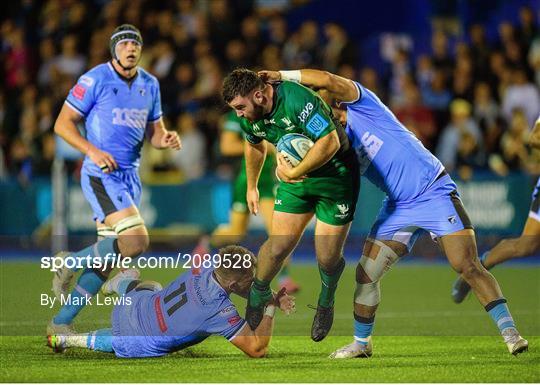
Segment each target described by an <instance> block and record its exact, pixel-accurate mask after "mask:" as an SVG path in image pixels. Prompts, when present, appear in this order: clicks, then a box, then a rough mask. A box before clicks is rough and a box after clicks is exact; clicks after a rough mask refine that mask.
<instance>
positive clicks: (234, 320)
mask: <svg viewBox="0 0 540 385" xmlns="http://www.w3.org/2000/svg"><path fill="white" fill-rule="evenodd" d="M241 320H242V318H240V316H239V315H238V314H236V315H233V316H232V317H230V318H229V319H228V320H227V322H228V323H229V325H231V326H234V325H236V324H237V323H238V322H240V321H241Z"/></svg>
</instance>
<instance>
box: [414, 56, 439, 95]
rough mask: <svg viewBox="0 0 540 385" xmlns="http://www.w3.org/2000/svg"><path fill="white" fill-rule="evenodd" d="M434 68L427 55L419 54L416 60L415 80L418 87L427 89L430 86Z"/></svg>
mask: <svg viewBox="0 0 540 385" xmlns="http://www.w3.org/2000/svg"><path fill="white" fill-rule="evenodd" d="M434 75H435V70H434V68H433V63H432V61H431V57H429V56H428V55H420V56H419V57H418V59H417V60H416V81H417V82H418V86H419V87H420V89H421V90H422V89H427V88H429V87H431V82H432V81H433V76H434Z"/></svg>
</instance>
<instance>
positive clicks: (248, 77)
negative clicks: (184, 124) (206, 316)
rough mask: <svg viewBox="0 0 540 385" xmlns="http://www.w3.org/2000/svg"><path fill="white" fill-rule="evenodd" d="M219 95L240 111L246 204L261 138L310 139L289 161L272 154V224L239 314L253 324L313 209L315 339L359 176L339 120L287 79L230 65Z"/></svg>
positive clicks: (325, 328)
mask: <svg viewBox="0 0 540 385" xmlns="http://www.w3.org/2000/svg"><path fill="white" fill-rule="evenodd" d="M223 99H224V100H225V102H226V103H227V104H228V105H229V106H230V107H231V108H232V109H233V110H234V111H235V112H236V115H237V116H239V117H241V118H242V124H241V126H242V130H243V131H244V133H245V137H246V140H247V142H248V145H246V146H245V158H246V174H247V203H248V208H249V210H250V212H251V213H253V214H255V215H257V213H258V212H259V190H258V188H257V182H258V179H259V175H260V172H261V169H262V167H263V163H264V159H265V157H266V152H267V149H266V142H265V140H266V141H268V142H270V143H272V144H274V145H275V144H277V142H278V141H279V139H280V138H281V137H282V136H284V135H286V134H289V133H299V134H303V135H305V136H307V137H309V138H310V139H311V140H312V141H313V142H314V143H315V144H314V145H313V147H312V148H311V149H310V150H309V152H308V153H307V154H306V156H305V157H304V159H303V160H302V161H301V162H300V163H299V164H298V165H297V166H296V167H292V166H291V165H290V164H288V163H287V162H286V161H285V160H284V158H283V157H278V159H279V165H278V168H277V171H278V176H279V177H280V179H281V182H280V184H279V187H278V191H277V194H276V199H275V205H274V215H273V218H272V229H271V234H270V237H269V238H268V240H267V241H266V242H265V243H264V244H263V245H262V247H261V249H260V251H259V262H258V265H257V273H256V278H255V280H254V283H253V285H252V287H251V291H250V295H249V299H248V307H247V310H246V320H247V321H248V322H249V324H250V326H251V328H252V329H254V328H256V326H257V325H258V324H259V322H260V320H261V318H262V316H263V314H264V306H265V305H266V303H267V302H268V301H269V300H270V299H271V296H272V293H271V291H270V282H271V281H272V279H273V278H274V277H275V275H276V274H277V273H278V271H279V270H280V268H281V265H282V263H283V261H284V260H285V258H286V257H287V256H288V255H289V254H290V253H291V252H292V251H293V250H294V248H295V247H296V245H297V243H298V241H299V240H300V237H301V236H302V234H303V232H304V229H305V228H306V226H307V224H308V222H309V221H310V220H311V219H312V217H313V216H314V215H315V216H316V218H317V223H316V227H315V250H316V254H317V262H318V264H319V272H320V276H321V292H320V294H319V299H318V306H317V312H316V314H315V318H314V320H313V324H312V328H311V338H312V339H313V340H314V341H321V340H322V339H323V338H324V337H326V335H327V334H328V332H329V331H330V328H331V327H332V322H333V318H334V295H335V292H336V289H337V284H338V281H339V277H340V276H341V273H342V272H343V268H344V266H345V260H344V259H343V245H344V243H345V239H346V238H347V234H348V231H349V228H350V223H351V221H352V220H353V217H354V211H355V208H356V201H357V199H358V191H359V187H360V179H359V177H358V163H357V160H356V156H355V154H354V152H353V150H352V149H351V147H350V144H349V140H348V138H347V135H346V134H345V131H344V129H343V127H342V126H341V125H340V123H339V122H338V121H337V120H335V119H334V116H333V114H332V109H331V108H330V107H329V106H328V104H326V103H325V102H324V101H323V100H322V99H321V98H320V97H319V96H318V95H317V94H316V93H315V92H313V91H312V90H310V89H308V88H306V87H304V86H302V85H300V84H297V83H294V82H289V81H285V82H281V83H278V84H266V83H264V82H263V81H262V80H261V79H260V78H259V77H258V76H257V74H256V73H255V72H253V71H250V70H247V69H237V70H234V71H233V72H231V73H230V74H229V75H228V76H227V77H226V78H225V80H224V82H223Z"/></svg>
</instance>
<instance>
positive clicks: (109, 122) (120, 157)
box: [66, 63, 162, 176]
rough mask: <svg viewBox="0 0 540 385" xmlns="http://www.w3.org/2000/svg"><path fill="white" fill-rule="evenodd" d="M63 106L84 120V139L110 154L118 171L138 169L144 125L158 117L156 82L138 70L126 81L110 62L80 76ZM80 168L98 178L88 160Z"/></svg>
mask: <svg viewBox="0 0 540 385" xmlns="http://www.w3.org/2000/svg"><path fill="white" fill-rule="evenodd" d="M66 104H67V105H68V106H69V107H71V108H72V109H74V110H75V111H77V112H78V113H79V114H81V115H82V116H83V117H84V118H85V121H86V122H85V123H86V138H87V140H88V141H89V142H90V143H92V144H93V145H94V146H96V147H97V148H99V149H100V150H102V151H106V152H108V153H110V154H111V155H112V156H113V157H114V159H115V160H116V162H117V163H118V167H119V169H120V170H122V169H131V168H136V167H138V166H139V158H140V155H141V148H142V145H143V141H144V137H145V133H146V126H147V124H148V123H151V122H155V121H157V120H158V119H159V118H160V117H161V115H162V111H161V98H160V90H159V83H158V80H157V79H156V78H155V77H154V76H152V75H150V74H149V73H148V72H146V71H145V70H143V69H142V68H139V69H138V70H137V75H136V77H135V79H132V80H130V81H128V80H127V79H125V78H123V77H121V75H120V74H118V73H117V72H116V71H115V69H114V67H113V66H112V64H111V63H105V64H100V65H98V66H96V67H94V68H93V69H91V70H90V71H88V72H87V73H85V74H84V75H83V76H81V77H80V78H79V80H78V81H77V84H76V85H75V86H74V87H73V88H72V89H71V91H70V92H69V95H68V97H67V99H66ZM83 167H84V168H85V169H86V170H87V171H88V172H89V173H90V174H94V175H98V176H100V175H102V173H101V170H100V169H99V167H98V166H97V165H95V164H94V163H93V162H92V161H91V160H90V159H89V158H88V157H86V158H85V160H84V165H83Z"/></svg>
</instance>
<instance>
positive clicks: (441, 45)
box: [431, 31, 454, 76]
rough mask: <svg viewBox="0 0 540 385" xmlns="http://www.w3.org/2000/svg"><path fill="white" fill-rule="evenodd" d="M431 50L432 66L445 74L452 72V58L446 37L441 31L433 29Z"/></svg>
mask: <svg viewBox="0 0 540 385" xmlns="http://www.w3.org/2000/svg"><path fill="white" fill-rule="evenodd" d="M431 50H432V55H433V59H432V61H433V66H434V67H435V68H437V69H438V70H441V71H442V72H443V73H444V75H445V76H450V75H451V74H452V69H453V67H454V60H453V59H452V57H451V56H450V52H449V48H448V37H447V36H446V34H445V33H444V32H442V31H435V32H434V33H433V36H432V37H431Z"/></svg>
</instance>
